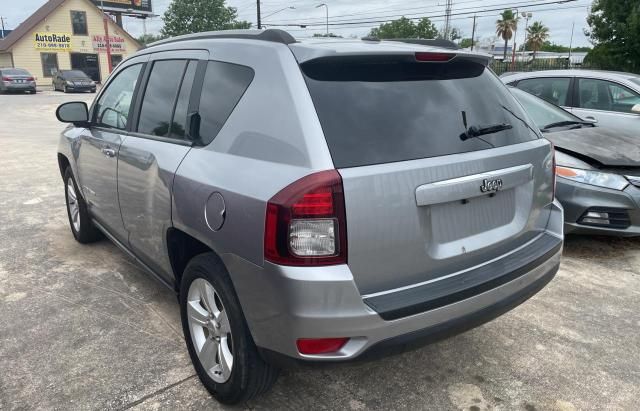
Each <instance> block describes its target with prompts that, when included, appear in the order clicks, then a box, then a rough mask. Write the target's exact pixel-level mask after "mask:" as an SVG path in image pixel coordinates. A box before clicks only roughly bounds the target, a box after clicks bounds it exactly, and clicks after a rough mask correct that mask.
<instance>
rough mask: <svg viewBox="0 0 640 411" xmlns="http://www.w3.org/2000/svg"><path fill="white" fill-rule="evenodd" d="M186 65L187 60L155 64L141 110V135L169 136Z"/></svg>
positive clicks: (157, 62) (139, 121)
mask: <svg viewBox="0 0 640 411" xmlns="http://www.w3.org/2000/svg"><path fill="white" fill-rule="evenodd" d="M186 64H187V61H186V60H162V61H156V62H155V63H154V64H153V68H152V69H151V75H150V76H149V81H148V82H147V87H146V89H145V92H144V99H143V100H142V108H141V109H140V119H139V120H138V132H139V133H144V134H151V135H154V136H162V137H166V136H168V135H169V130H170V128H171V119H172V117H173V107H174V105H175V102H176V97H177V95H178V89H179V87H180V82H181V81H182V76H183V75H184V70H185V66H186Z"/></svg>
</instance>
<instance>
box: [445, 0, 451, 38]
mask: <svg viewBox="0 0 640 411" xmlns="http://www.w3.org/2000/svg"><path fill="white" fill-rule="evenodd" d="M452 8H453V0H447V6H446V9H445V13H444V14H445V18H444V36H443V37H444V39H445V40H449V31H450V30H451V9H452Z"/></svg>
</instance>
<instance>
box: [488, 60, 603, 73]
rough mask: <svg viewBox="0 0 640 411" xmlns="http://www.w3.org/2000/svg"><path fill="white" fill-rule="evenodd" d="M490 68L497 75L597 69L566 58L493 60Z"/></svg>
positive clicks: (597, 68)
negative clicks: (571, 61)
mask: <svg viewBox="0 0 640 411" xmlns="http://www.w3.org/2000/svg"><path fill="white" fill-rule="evenodd" d="M490 66H491V68H492V69H493V71H495V73H496V74H497V75H501V74H503V73H507V72H527V71H540V70H568V69H574V68H577V69H593V70H599V69H600V67H597V66H595V65H593V64H585V63H582V64H575V63H570V62H569V59H568V58H555V59H545V58H540V59H535V60H530V61H515V62H511V60H508V61H499V60H493V61H492V62H491V65H490Z"/></svg>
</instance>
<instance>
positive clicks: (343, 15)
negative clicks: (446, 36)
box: [272, 0, 577, 24]
mask: <svg viewBox="0 0 640 411" xmlns="http://www.w3.org/2000/svg"><path fill="white" fill-rule="evenodd" d="M535 1H537V2H544V1H549V0H534V1H526V2H524V1H519V3H518V4H520V3H535ZM560 1H562V0H554V1H553V2H552V3H559V2H560ZM568 1H577V0H568ZM477 2H478V0H467V1H459V2H456V4H466V3H477ZM552 3H538V4H531V6H532V7H533V6H537V5H544V4H552ZM510 4H514V3H510ZM487 6H488V7H494V6H500V7H507V8H509V5H508V4H505V3H501V4H489V5H487ZM487 6H470V7H459V8H457V9H456V10H457V11H460V10H471V9H477V8H480V7H487ZM440 8H441V6H421V7H411V8H406V9H395V10H389V12H391V13H400V12H402V11H411V10H420V11H416V12H414V13H403V14H391V15H377V16H371V17H367V18H370V19H373V18H380V17H405V16H411V15H416V14H420V15H421V14H423V13H434V12H435V11H434V10H433V9H436V10H440ZM425 9H431V10H425ZM363 14H375V12H372V11H369V12H363V13H353V14H342V15H340V14H338V15H333V16H331V17H332V18H333V19H334V21H347V20H352V19H344V20H340V19H338V20H335V19H336V18H338V17H348V16H361V15H363ZM454 15H455V13H454ZM313 20H322V19H320V18H317V19H307V20H306V21H307V22H309V23H311V22H312V21H313ZM291 21H294V22H298V21H300V19H282V20H279V21H278V23H280V22H282V23H285V22H291ZM272 24H273V23H272Z"/></svg>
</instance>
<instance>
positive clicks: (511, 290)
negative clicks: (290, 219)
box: [223, 204, 563, 365]
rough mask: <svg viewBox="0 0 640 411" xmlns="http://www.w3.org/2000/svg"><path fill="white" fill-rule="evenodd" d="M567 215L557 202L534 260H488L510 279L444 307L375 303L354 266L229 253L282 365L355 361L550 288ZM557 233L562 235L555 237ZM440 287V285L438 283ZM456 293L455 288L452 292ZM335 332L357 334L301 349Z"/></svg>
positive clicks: (249, 312)
mask: <svg viewBox="0 0 640 411" xmlns="http://www.w3.org/2000/svg"><path fill="white" fill-rule="evenodd" d="M562 221H563V217H562V209H561V208H560V207H559V205H558V204H554V205H553V206H552V211H551V217H550V221H549V225H548V227H549V229H548V231H546V232H544V233H541V234H540V235H539V236H538V237H536V239H534V240H532V241H531V242H530V243H528V244H526V245H524V246H523V247H522V248H521V249H519V250H527V249H533V248H535V246H536V245H537V244H539V243H538V242H539V241H546V243H545V244H546V245H545V246H544V247H538V249H537V251H536V253H538V254H537V255H531V256H530V257H531V258H530V259H529V260H528V261H527V262H526V263H523V264H521V265H518V266H513V265H511V264H507V259H509V256H515V257H514V258H521V256H520V257H518V255H517V253H518V251H519V250H516V251H514V252H512V253H511V254H509V255H507V256H505V257H504V258H502V259H500V260H495V261H492V262H487V263H486V264H485V265H483V266H482V267H485V266H490V265H493V267H494V268H496V269H497V268H498V267H499V266H500V265H501V266H503V267H511V269H509V270H502V271H501V272H500V274H501V275H499V276H494V277H493V278H494V279H495V278H500V277H504V276H507V277H506V278H504V281H499V282H493V283H490V284H489V286H485V287H478V288H475V289H473V290H471V288H473V287H467V288H469V290H471V291H468V292H466V293H464V294H459V295H457V296H455V298H452V299H451V300H449V301H444V304H440V303H439V304H437V306H431V305H429V304H427V305H423V306H421V305H420V304H417V305H416V304H415V303H416V301H417V300H412V301H408V300H407V301H406V302H407V304H406V306H409V307H411V311H402V310H400V311H399V312H400V316H398V315H395V314H394V315H393V316H388V315H386V314H384V313H379V312H376V310H378V311H382V310H381V309H380V307H379V306H376V308H375V309H374V308H372V307H374V306H375V305H374V304H367V301H366V298H365V299H363V296H361V295H360V293H359V291H358V289H357V287H356V284H355V282H354V280H353V276H352V275H351V272H350V270H349V268H348V266H346V265H340V266H332V267H318V268H309V267H304V268H299V267H282V266H277V265H272V264H268V263H266V264H265V266H264V267H258V266H255V265H252V264H250V263H247V262H246V261H245V260H241V259H239V258H237V257H232V256H230V255H227V256H223V259H224V260H225V263H226V264H227V267H228V268H229V271H230V272H231V274H232V279H233V282H234V285H235V287H236V291H237V293H238V296H239V298H240V302H241V304H242V307H243V310H244V313H245V317H246V318H247V322H248V323H249V328H250V330H251V333H252V335H253V338H254V341H255V343H256V345H257V346H258V347H259V348H260V350H261V352H262V353H263V356H264V357H265V359H267V360H268V361H270V362H273V363H276V364H278V365H286V363H296V362H303V363H317V362H342V361H351V360H356V359H362V358H370V357H375V356H378V355H379V354H381V353H387V352H393V351H394V350H397V349H400V350H402V349H403V348H406V347H407V346H408V345H409V346H410V345H411V344H412V343H416V344H424V343H425V342H430V341H435V340H437V339H440V338H443V337H446V336H448V335H451V334H456V333H459V332H462V331H465V330H467V329H469V328H472V327H475V326H477V325H479V324H482V323H484V322H486V321H489V320H491V319H493V318H495V317H497V316H499V315H501V314H502V313H504V312H506V311H508V310H510V309H512V308H513V307H515V306H517V305H518V304H520V303H522V302H524V301H525V300H526V299H528V298H529V297H531V296H532V295H534V294H535V293H536V292H537V291H539V290H540V289H542V288H543V287H544V286H545V285H546V284H547V283H548V282H549V281H550V280H551V279H552V278H553V276H554V275H555V273H556V272H557V270H558V267H559V265H560V255H561V253H562ZM550 237H551V238H552V239H555V241H549V240H550ZM532 261H534V262H535V263H533V264H532V263H531V262H532ZM495 264H498V265H495ZM482 267H478V268H479V269H480V268H482ZM523 267H525V269H522V268H523ZM474 270H475V269H474ZM492 271H494V270H488V271H487V272H488V273H489V272H492ZM467 272H468V271H467ZM513 273H516V275H514V274H513ZM463 274H464V273H460V274H456V275H454V276H450V277H449V278H452V277H457V276H458V275H463ZM486 282H487V281H485V283H486ZM477 285H478V284H476V285H475V286H474V287H476V286H477ZM419 287H422V286H419ZM419 287H415V288H419ZM434 287H436V288H437V282H436V283H434ZM465 290H466V289H465ZM404 291H406V290H402V291H400V292H404ZM422 291H425V293H424V294H422V295H429V297H428V298H423V300H424V301H428V300H433V298H431V297H433V295H434V294H433V293H432V292H431V291H433V289H431V290H426V289H425V290H422ZM458 291H463V290H462V289H458ZM393 293H394V294H396V292H395V291H394V292H393ZM454 294H455V293H450V296H451V295H454ZM398 296H399V297H403V296H400V295H398ZM400 300H402V298H400ZM424 301H423V302H424ZM369 302H370V301H369ZM440 302H442V301H440ZM416 307H418V308H417V309H416ZM396 308H397V307H396ZM397 313H398V311H397V310H396V314H397ZM384 317H386V318H387V319H385V318H384ZM328 337H350V340H349V342H348V343H347V344H346V345H345V346H344V347H343V348H342V349H341V350H340V351H339V352H336V353H332V354H325V355H313V356H310V355H302V354H300V353H299V352H298V351H297V348H296V340H297V339H298V338H328Z"/></svg>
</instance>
